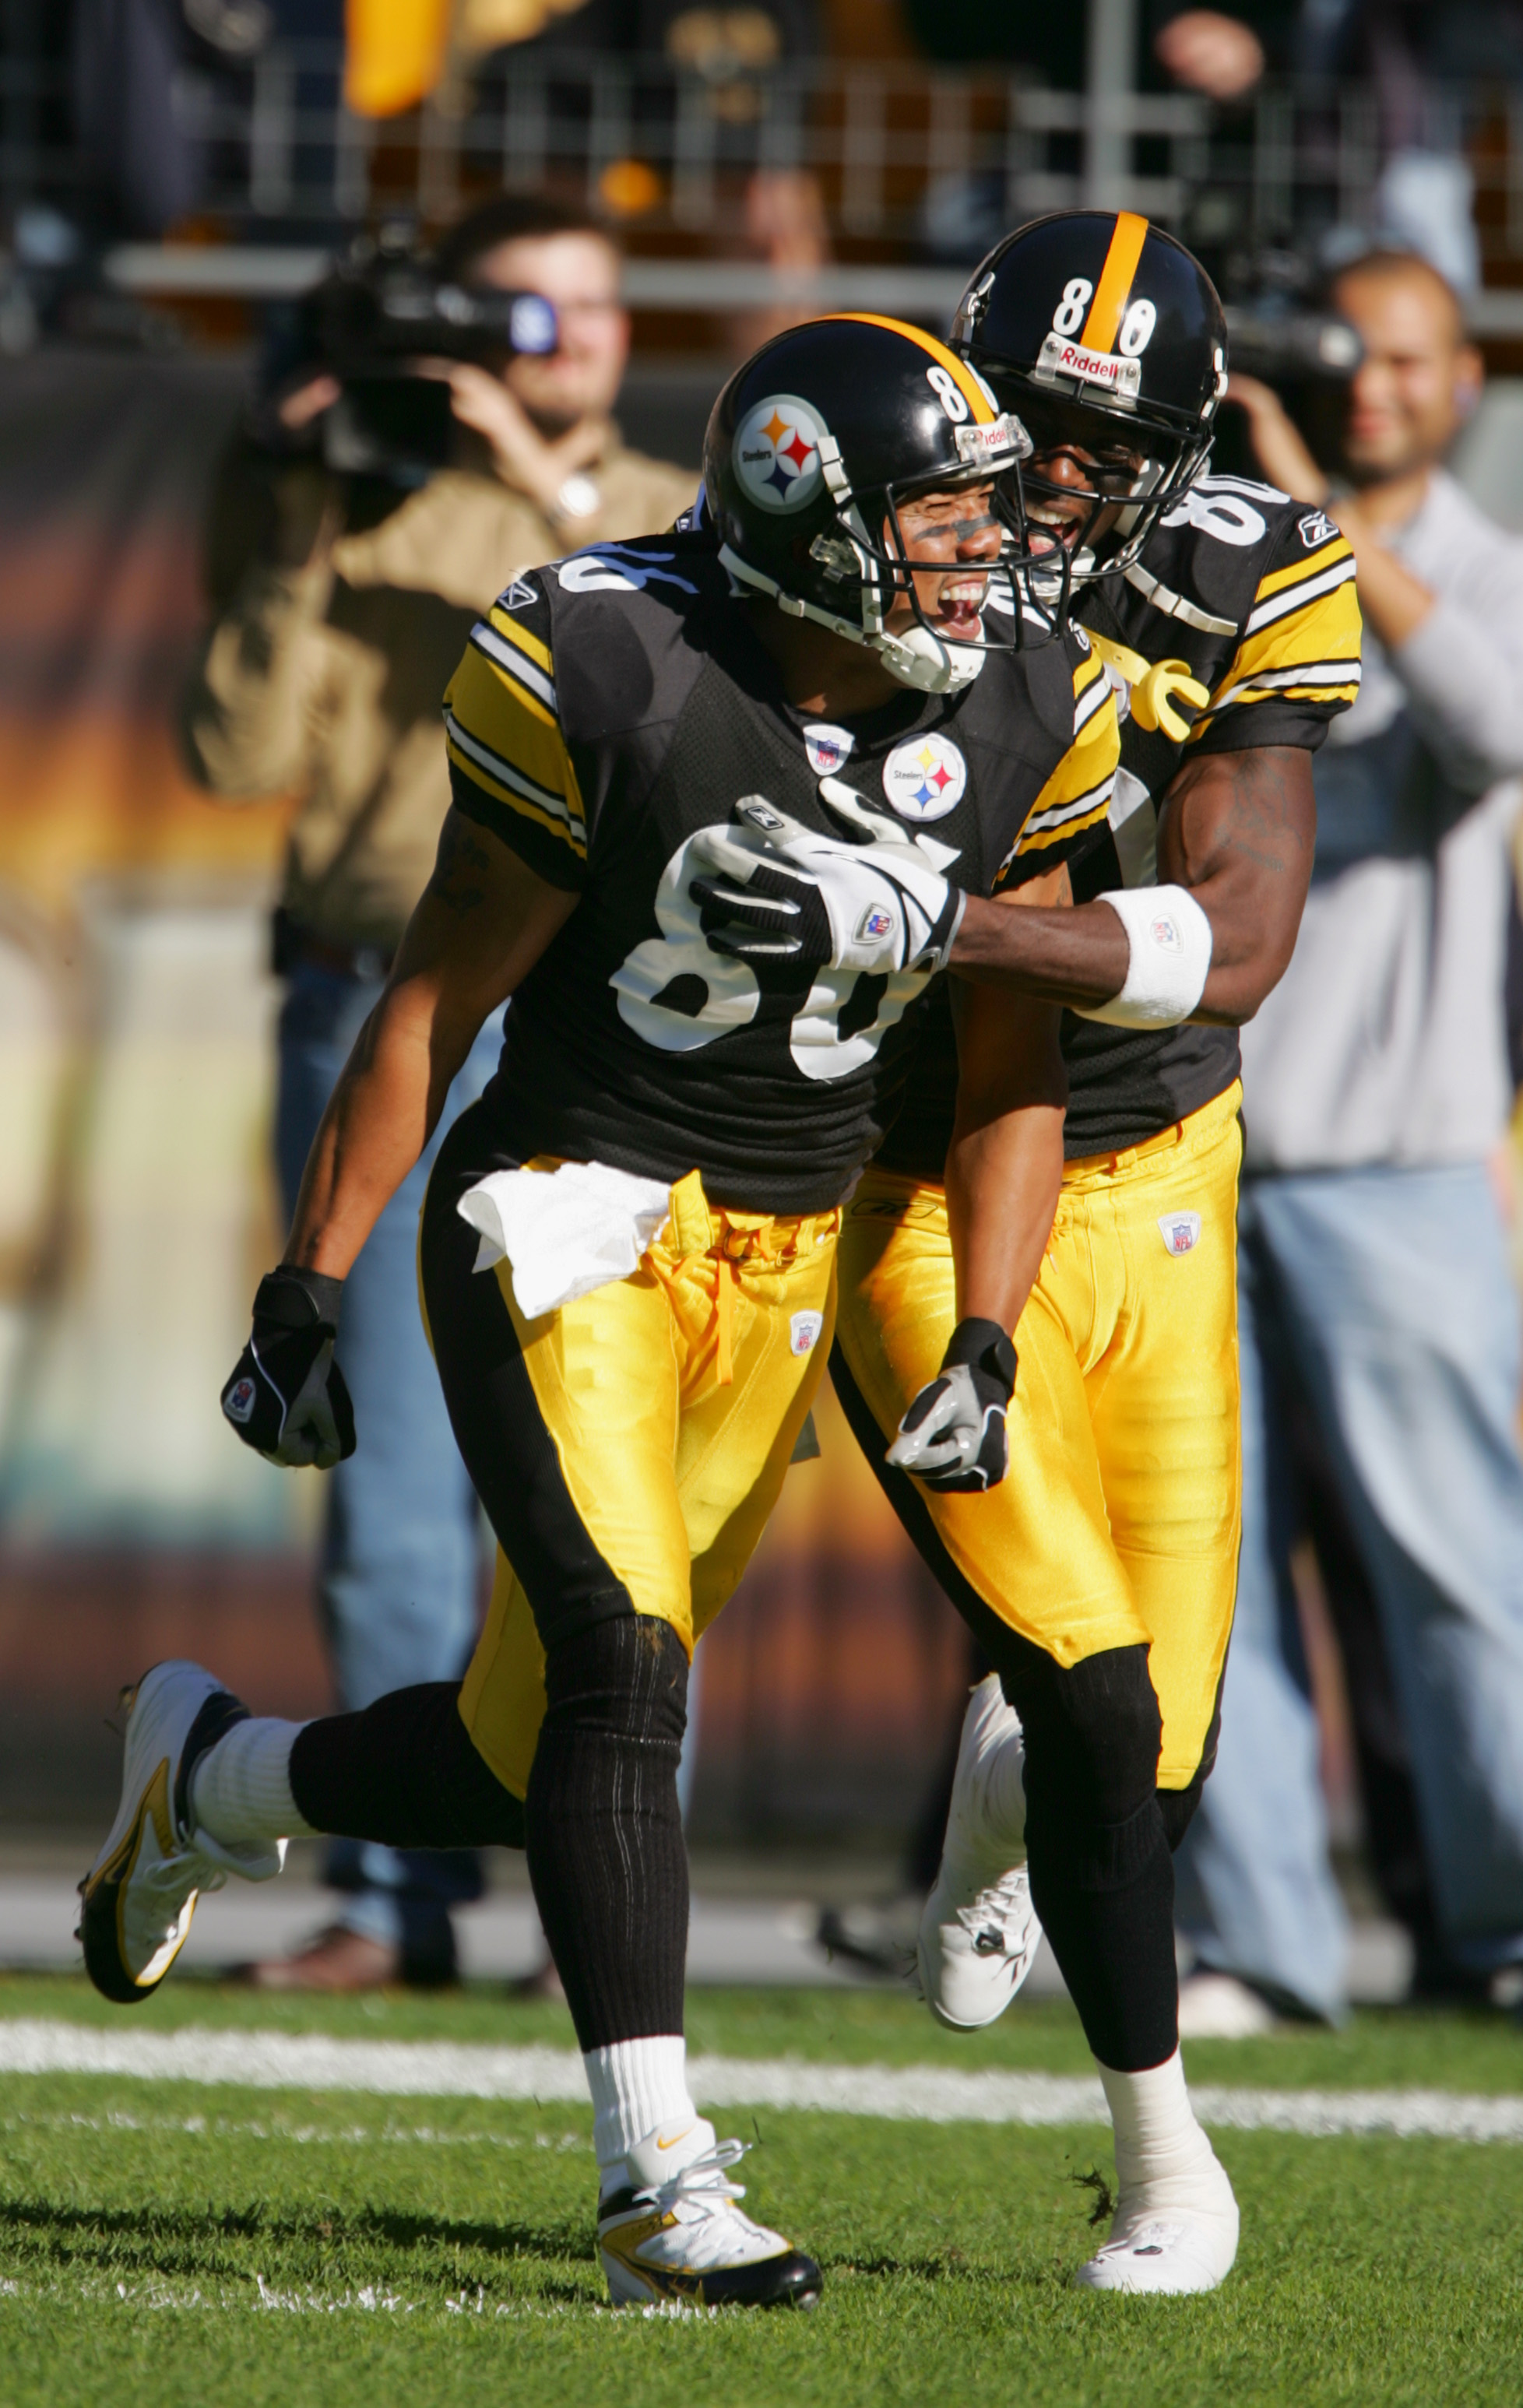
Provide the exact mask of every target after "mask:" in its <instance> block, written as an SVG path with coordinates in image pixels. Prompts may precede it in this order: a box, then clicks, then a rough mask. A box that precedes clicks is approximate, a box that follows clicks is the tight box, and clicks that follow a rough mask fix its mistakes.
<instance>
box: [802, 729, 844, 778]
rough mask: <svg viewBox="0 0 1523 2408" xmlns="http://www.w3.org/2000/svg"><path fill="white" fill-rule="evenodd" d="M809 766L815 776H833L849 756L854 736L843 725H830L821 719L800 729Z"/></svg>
mask: <svg viewBox="0 0 1523 2408" xmlns="http://www.w3.org/2000/svg"><path fill="white" fill-rule="evenodd" d="M799 732H800V734H801V735H802V737H803V739H804V750H805V752H806V753H808V755H809V766H810V767H811V768H812V770H813V772H814V775H815V776H816V778H833V777H834V776H835V774H836V771H837V770H838V769H840V768H842V767H844V766H845V764H846V762H847V760H848V759H849V758H850V755H851V750H852V746H853V745H854V744H855V742H856V738H855V736H854V735H852V733H851V731H850V730H849V729H848V728H845V727H831V726H829V725H827V724H826V723H825V722H823V721H816V723H815V724H814V725H813V726H812V727H805V728H802V729H800V731H799Z"/></svg>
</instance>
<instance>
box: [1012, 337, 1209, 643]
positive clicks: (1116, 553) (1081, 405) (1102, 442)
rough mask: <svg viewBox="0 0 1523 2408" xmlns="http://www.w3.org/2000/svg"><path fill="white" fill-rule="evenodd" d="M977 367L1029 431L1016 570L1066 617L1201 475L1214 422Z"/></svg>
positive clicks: (1054, 613) (1052, 611)
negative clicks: (1175, 421) (1075, 394)
mask: <svg viewBox="0 0 1523 2408" xmlns="http://www.w3.org/2000/svg"><path fill="white" fill-rule="evenodd" d="M980 367H981V373H982V374H983V375H984V377H985V379H986V380H989V381H990V382H992V383H994V384H996V385H997V386H998V387H1000V388H1002V390H1001V391H1000V399H1001V400H1002V401H1004V402H1005V403H1006V407H1007V408H1011V407H1013V406H1015V405H1016V403H1017V401H1018V406H1019V409H1020V412H1021V420H1022V423H1023V424H1024V425H1025V427H1026V429H1027V434H1028V436H1029V437H1030V439H1031V447H1032V456H1031V457H1030V458H1029V459H1028V460H1027V461H1026V462H1025V463H1024V465H1023V466H1022V469H1021V489H1022V497H1023V501H1024V505H1025V516H1026V527H1025V531H1024V533H1025V544H1024V550H1025V552H1026V559H1025V561H1024V563H1020V564H1015V563H1013V564H1012V575H1013V578H1014V579H1016V580H1017V581H1019V582H1020V584H1021V585H1022V586H1023V588H1024V590H1025V593H1026V595H1027V598H1028V599H1029V601H1030V603H1031V604H1032V606H1033V607H1034V608H1035V609H1038V610H1040V611H1041V612H1042V615H1043V616H1044V617H1048V618H1054V617H1056V619H1058V620H1059V621H1061V620H1062V619H1063V618H1065V617H1066V615H1067V611H1068V607H1069V601H1070V595H1071V592H1072V589H1073V587H1074V586H1076V585H1085V584H1090V583H1092V582H1094V581H1096V580H1097V579H1099V578H1102V577H1110V576H1113V575H1114V573H1115V572H1116V571H1117V570H1121V569H1126V568H1129V567H1130V566H1131V565H1132V563H1133V562H1134V561H1135V560H1136V559H1137V557H1138V555H1139V554H1140V553H1141V552H1142V547H1143V545H1144V544H1145V543H1146V541H1147V539H1148V538H1149V537H1150V536H1151V534H1152V533H1153V530H1154V528H1155V527H1156V526H1157V523H1158V521H1159V519H1160V518H1161V517H1162V515H1163V513H1164V511H1165V510H1166V509H1168V508H1169V506H1170V504H1171V502H1172V501H1174V500H1176V499H1177V498H1178V496H1179V495H1181V494H1182V493H1184V491H1185V488H1186V487H1187V486H1189V485H1190V484H1191V483H1192V482H1193V481H1194V480H1195V478H1196V477H1197V476H1199V474H1200V470H1201V468H1202V467H1203V466H1204V465H1205V462H1206V459H1207V456H1208V454H1209V452H1210V448H1211V435H1210V430H1209V429H1202V428H1201V427H1200V426H1199V425H1196V426H1192V427H1188V428H1185V427H1183V426H1181V427H1174V426H1171V425H1168V424H1166V423H1163V421H1162V418H1161V414H1155V413H1152V412H1149V413H1147V414H1145V415H1144V414H1142V413H1139V414H1138V415H1137V416H1136V417H1131V416H1128V415H1124V414H1123V412H1122V411H1120V410H1119V409H1106V408H1103V407H1100V406H1099V405H1097V404H1095V403H1090V402H1086V401H1084V400H1080V399H1076V398H1070V397H1069V396H1068V395H1066V394H1056V393H1054V394H1047V393H1043V392H1042V391H1041V390H1040V388H1039V387H1037V386H1036V385H1035V383H1034V381H1033V380H1031V379H1030V378H1028V377H1025V376H1022V377H1019V378H1016V377H1013V376H1012V375H1011V373H1010V371H1009V370H1006V371H1004V372H1003V374H1001V372H1000V370H999V367H998V366H996V365H995V364H994V363H993V362H991V361H988V360H984V361H982V362H981V363H980ZM1047 529H1050V530H1051V531H1052V532H1051V533H1046V532H1044V530H1047Z"/></svg>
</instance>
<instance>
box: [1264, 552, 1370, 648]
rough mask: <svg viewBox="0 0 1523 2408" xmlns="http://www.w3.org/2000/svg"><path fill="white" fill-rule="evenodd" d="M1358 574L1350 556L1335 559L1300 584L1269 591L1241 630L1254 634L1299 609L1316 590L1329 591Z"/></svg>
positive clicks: (1312, 598) (1316, 593) (1355, 564)
mask: <svg viewBox="0 0 1523 2408" xmlns="http://www.w3.org/2000/svg"><path fill="white" fill-rule="evenodd" d="M1357 574H1358V564H1357V563H1356V562H1355V561H1354V560H1353V559H1352V558H1350V559H1348V560H1340V561H1338V562H1336V563H1335V564H1334V566H1332V567H1331V568H1325V569H1324V570H1323V571H1322V574H1321V576H1320V577H1307V578H1303V579H1302V581H1301V582H1300V584H1299V585H1287V586H1286V587H1285V589H1284V590H1283V591H1282V592H1281V593H1278V594H1272V595H1270V597H1269V599H1268V601H1267V602H1260V603H1259V604H1258V606H1257V609H1254V610H1252V611H1250V613H1249V616H1248V624H1247V625H1246V626H1245V627H1244V628H1243V634H1244V635H1245V636H1256V635H1257V633H1258V630H1259V628H1260V627H1268V626H1270V625H1272V623H1273V622H1274V621H1275V620H1276V619H1285V618H1288V616H1289V614H1290V612H1291V611H1292V610H1299V609H1300V606H1301V604H1302V603H1303V602H1312V601H1315V598H1316V596H1317V595H1319V594H1330V593H1332V591H1333V590H1334V588H1335V587H1336V586H1339V585H1346V584H1347V583H1348V581H1349V579H1350V578H1351V577H1353V576H1355V575H1357Z"/></svg>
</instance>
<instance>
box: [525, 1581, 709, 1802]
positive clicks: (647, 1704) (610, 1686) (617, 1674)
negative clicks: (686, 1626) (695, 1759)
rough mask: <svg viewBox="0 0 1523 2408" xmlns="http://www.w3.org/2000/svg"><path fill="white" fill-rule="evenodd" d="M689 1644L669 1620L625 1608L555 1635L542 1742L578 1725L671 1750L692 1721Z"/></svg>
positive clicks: (586, 1734)
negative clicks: (566, 1633)
mask: <svg viewBox="0 0 1523 2408" xmlns="http://www.w3.org/2000/svg"><path fill="white" fill-rule="evenodd" d="M687 1672H688V1665H687V1650H686V1649H685V1648H684V1647H683V1645H682V1641H681V1640H680V1639H679V1638H678V1636H677V1633H676V1632H675V1630H673V1628H672V1627H671V1625H670V1623H669V1622H662V1621H659V1620H658V1619H657V1618H656V1616H655V1615H654V1614H649V1613H628V1614H620V1615H618V1616H616V1617H615V1618H614V1619H613V1620H611V1621H608V1622H598V1623H595V1624H594V1625H593V1626H592V1627H591V1629H588V1630H580V1631H577V1632H575V1633H573V1634H572V1635H571V1636H570V1637H569V1638H567V1639H562V1640H559V1641H557V1642H556V1643H555V1645H554V1646H553V1647H552V1648H551V1649H550V1651H549V1653H548V1654H547V1656H546V1657H545V1719H544V1724H543V1727H542V1729H541V1733H540V1745H541V1746H543V1744H544V1742H545V1740H546V1739H547V1738H550V1739H553V1740H559V1739H561V1738H562V1737H565V1736H567V1735H569V1734H571V1733H573V1732H574V1733H576V1734H577V1736H578V1737H580V1738H582V1739H601V1740H614V1741H620V1740H623V1741H627V1742H632V1743H634V1744H635V1745H637V1746H639V1747H641V1748H649V1749H652V1750H654V1751H655V1752H656V1753H657V1755H658V1756H669V1758H670V1762H671V1769H672V1772H673V1774H674V1775H675V1773H676V1770H677V1763H678V1759H679V1758H680V1756H681V1755H682V1738H683V1735H684V1733H685V1732H686V1729H687Z"/></svg>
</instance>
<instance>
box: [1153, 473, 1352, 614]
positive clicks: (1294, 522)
mask: <svg viewBox="0 0 1523 2408" xmlns="http://www.w3.org/2000/svg"><path fill="white" fill-rule="evenodd" d="M1297 532H1299V533H1300V538H1301V542H1302V545H1303V547H1304V549H1305V550H1306V551H1307V552H1315V550H1316V549H1317V548H1318V546H1319V545H1321V544H1324V543H1326V542H1327V541H1328V540H1329V537H1330V536H1331V534H1332V532H1333V530H1332V528H1331V526H1330V524H1329V521H1328V519H1327V518H1326V516H1325V514H1324V513H1323V512H1322V511H1321V510H1318V509H1309V508H1308V507H1307V505H1306V504H1305V503H1304V502H1293V501H1292V500H1291V499H1290V498H1289V496H1288V495H1286V494H1282V493H1280V492H1279V491H1278V490H1277V488H1276V487H1275V486H1273V485H1265V484H1260V483H1259V482H1257V480H1256V479H1254V478H1251V477H1229V476H1219V477H1217V476H1207V477H1198V478H1197V480H1196V481H1195V483H1194V484H1193V485H1191V486H1190V488H1189V489H1188V491H1187V492H1186V493H1185V494H1184V495H1181V497H1180V499H1179V500H1178V501H1177V502H1176V503H1175V504H1174V506H1173V508H1172V509H1170V510H1168V511H1166V512H1165V513H1164V516H1163V517H1162V519H1160V521H1159V523H1158V524H1157V527H1156V528H1155V530H1154V532H1153V534H1152V535H1151V536H1150V537H1149V538H1148V541H1147V543H1146V544H1145V545H1144V546H1143V549H1142V558H1141V560H1139V561H1138V562H1137V563H1136V564H1135V566H1133V567H1132V568H1130V569H1128V571H1127V572H1126V581H1127V584H1128V587H1129V589H1130V590H1131V592H1132V593H1133V594H1136V595H1142V596H1143V597H1144V598H1145V599H1146V600H1147V601H1149V602H1151V604H1152V605H1153V607H1154V609H1157V610H1159V611H1161V612H1162V613H1163V614H1164V615H1165V616H1166V617H1168V618H1172V619H1175V620H1177V621H1178V622H1179V623H1180V624H1182V625H1184V626H1187V627H1191V628H1194V629H1195V630H1197V631H1198V632H1199V633H1200V634H1202V635H1214V636H1221V637H1226V636H1228V635H1230V634H1235V633H1236V632H1237V630H1238V629H1239V628H1240V627H1241V626H1242V624H1243V621H1244V620H1245V619H1246V618H1247V616H1248V613H1249V611H1250V610H1251V609H1252V608H1253V604H1254V597H1255V595H1256V594H1257V591H1258V586H1259V583H1260V581H1261V580H1262V578H1263V577H1264V576H1265V574H1266V573H1267V571H1268V569H1269V567H1270V565H1271V563H1272V560H1273V559H1274V557H1275V555H1276V554H1277V553H1278V554H1280V555H1281V557H1282V558H1283V557H1284V554H1285V547H1286V541H1287V539H1289V540H1290V542H1291V543H1292V545H1293V544H1294V539H1295V535H1296V533H1297Z"/></svg>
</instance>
